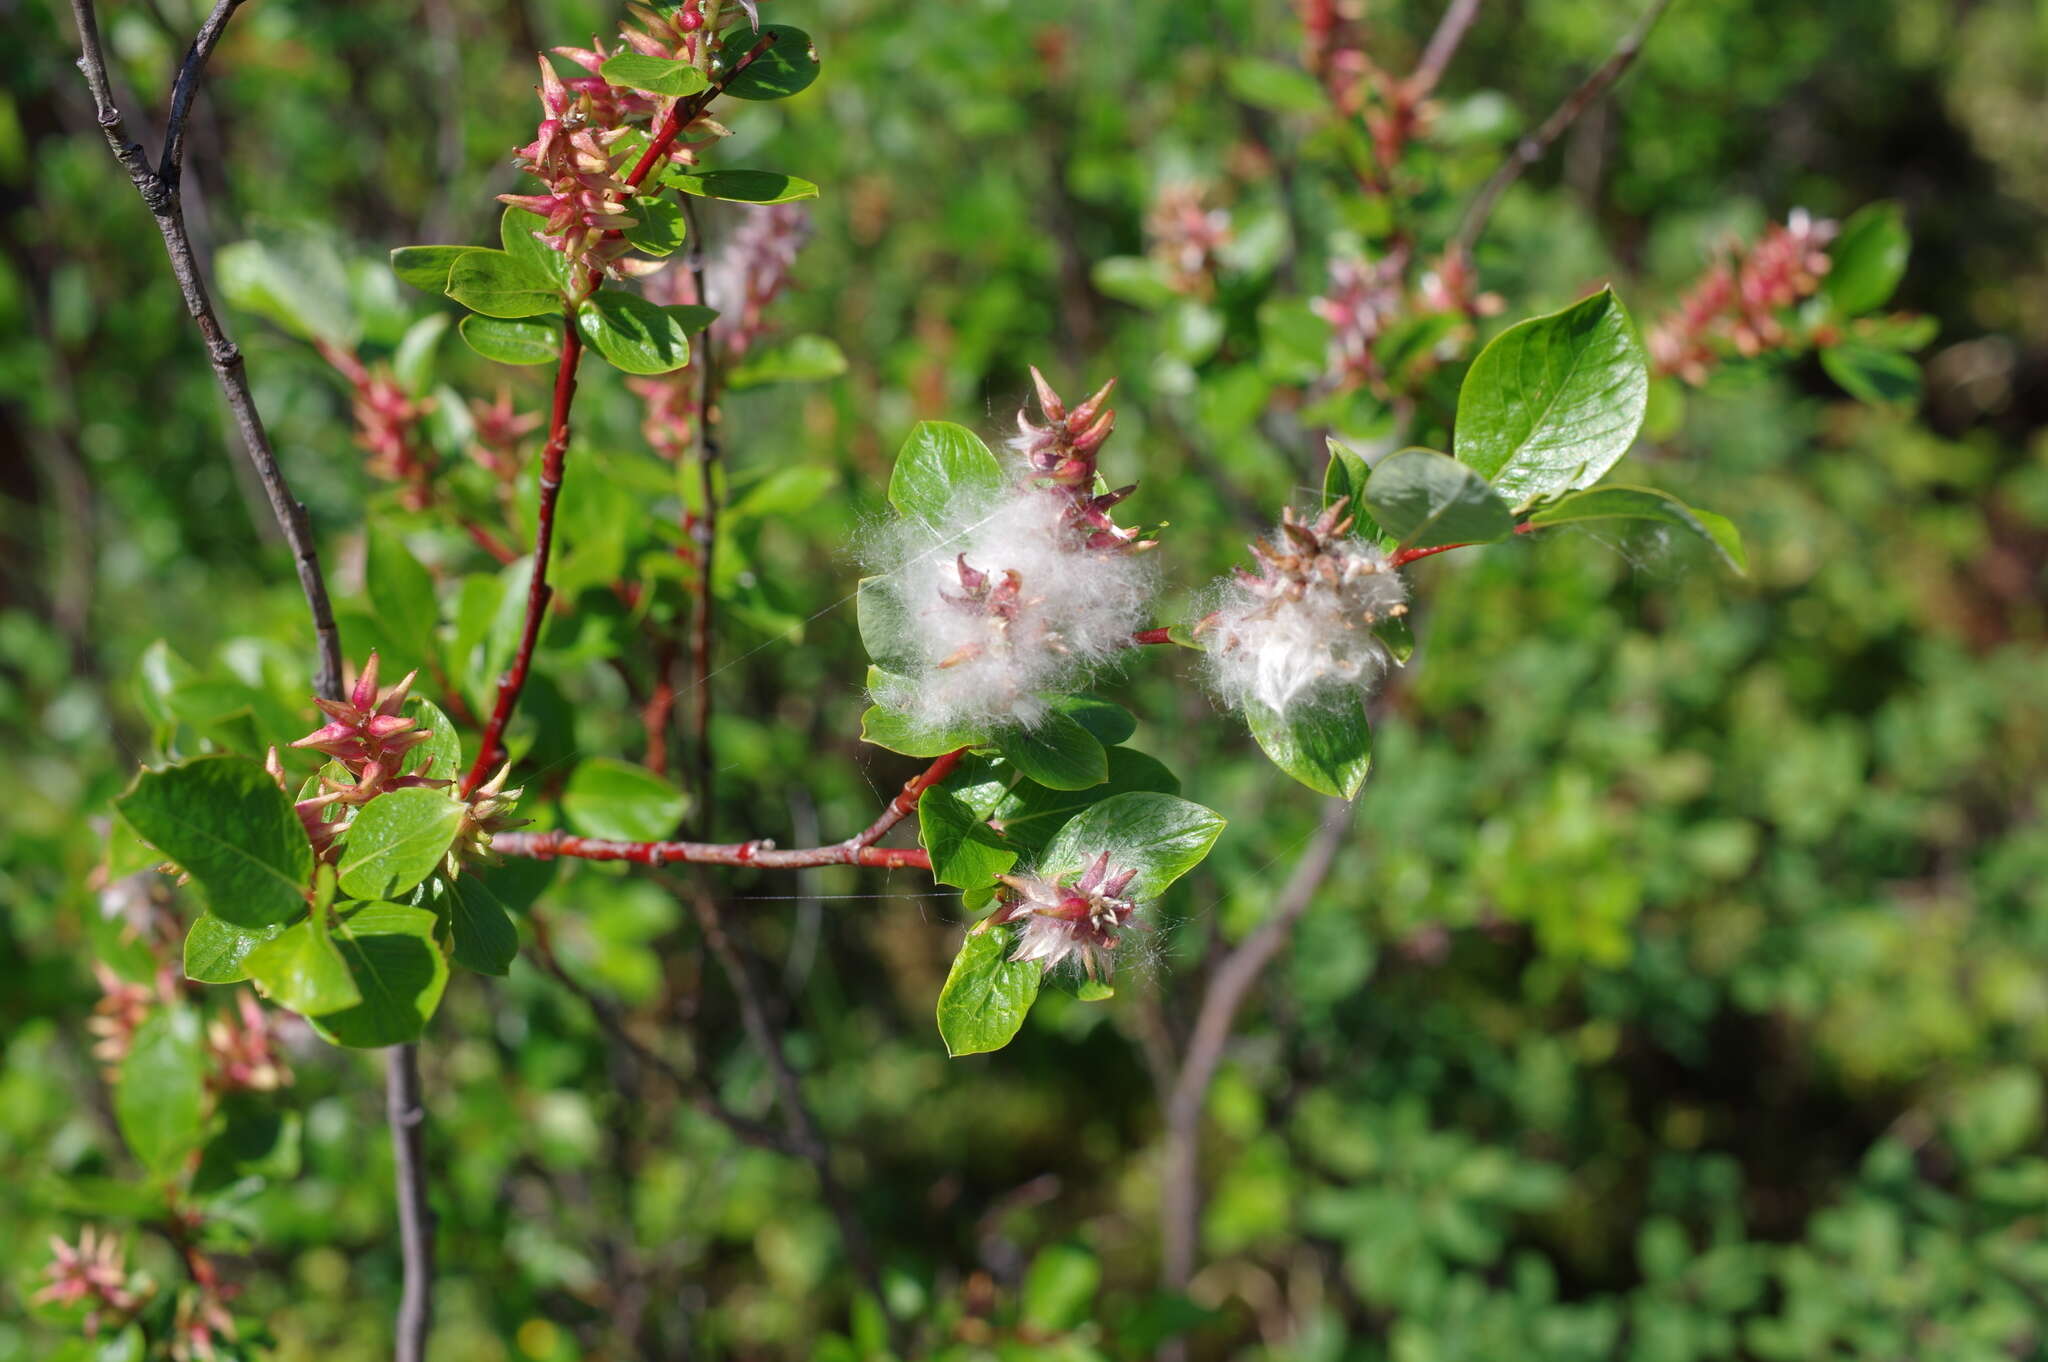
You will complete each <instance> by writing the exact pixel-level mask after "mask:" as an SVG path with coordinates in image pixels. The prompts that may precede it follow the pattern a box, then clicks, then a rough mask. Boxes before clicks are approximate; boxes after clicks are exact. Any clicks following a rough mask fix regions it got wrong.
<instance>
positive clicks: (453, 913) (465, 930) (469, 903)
mask: <svg viewBox="0 0 2048 1362" xmlns="http://www.w3.org/2000/svg"><path fill="white" fill-rule="evenodd" d="M441 885H442V891H443V892H442V895H441V898H440V899H439V902H440V904H441V905H442V906H443V911H445V912H446V913H447V914H448V940H449V948H450V954H451V955H453V957H454V960H455V963H456V964H458V965H460V966H462V967H463V968H464V969H466V970H474V971H475V972H476V973H478V974H497V975H504V974H509V973H510V972H511V970H512V962H513V960H515V959H517V958H518V956H519V929H518V928H517V927H515V926H513V925H512V915H511V911H512V910H511V907H510V906H509V905H508V904H507V903H506V902H505V900H504V899H503V898H502V897H500V896H499V894H498V892H497V890H496V889H495V888H494V887H493V885H492V884H491V883H490V881H488V880H487V879H486V878H485V877H484V876H482V875H479V874H475V873H472V871H471V870H470V869H469V868H465V869H464V870H463V873H462V874H460V875H458V876H456V877H455V878H454V879H452V880H444V881H442V882H441Z"/></svg>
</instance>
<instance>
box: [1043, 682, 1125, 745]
mask: <svg viewBox="0 0 2048 1362" xmlns="http://www.w3.org/2000/svg"><path fill="white" fill-rule="evenodd" d="M1049 703H1050V704H1051V706H1052V709H1053V712H1054V713H1056V714H1064V715H1066V716H1067V717H1068V718H1069V719H1072V720H1073V721H1074V722H1075V723H1077V724H1079V725H1081V727H1083V728H1085V729H1087V730H1088V731H1089V732H1090V733H1093V734H1094V735H1095V741H1097V742H1099V743H1101V744H1102V745H1103V746H1104V747H1114V746H1116V745H1117V744H1118V743H1120V742H1122V741H1124V740H1125V739H1126V738H1128V737H1130V736H1131V734H1133V733H1136V732H1137V731H1138V718H1137V716H1136V715H1134V714H1132V713H1131V712H1130V711H1129V710H1127V709H1125V708H1124V707H1123V706H1122V705H1119V704H1117V703H1115V702H1114V701H1110V700H1105V699H1103V698H1102V697H1101V696H1099V695H1057V696H1053V697H1051V698H1050V700H1049Z"/></svg>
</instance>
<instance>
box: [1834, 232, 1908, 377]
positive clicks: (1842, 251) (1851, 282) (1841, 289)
mask: <svg viewBox="0 0 2048 1362" xmlns="http://www.w3.org/2000/svg"><path fill="white" fill-rule="evenodd" d="M1911 249H1912V240H1911V238H1910V237H1908V236H1907V235H1906V215H1905V211H1904V210H1903V209H1901V208H1900V207H1899V205H1898V204H1896V203H1873V204H1868V205H1866V206H1864V207H1863V208H1860V209H1858V210H1857V211H1856V212H1855V214H1854V215H1852V216H1851V217H1850V219H1849V220H1848V221H1847V222H1845V223H1843V224H1842V231H1841V234H1840V235H1838V236H1837V237H1836V238H1835V240H1834V244H1833V245H1832V246H1830V247H1829V249H1828V261H1829V264H1828V272H1827V274H1826V275H1825V276H1824V277H1823V278H1822V279H1821V284H1820V289H1821V296H1823V297H1824V298H1826V299H1827V300H1828V302H1829V303H1830V304H1832V305H1833V307H1834V309H1835V311H1836V312H1837V313H1838V314H1840V315H1841V316H1844V317H1855V316H1860V315H1861V314H1863V313H1865V312H1872V311H1875V310H1876V309H1878V308H1880V307H1883V306H1884V305H1885V304H1886V303H1888V302H1890V301H1891V298H1892V294H1893V293H1895V292H1897V291H1898V287H1899V280H1901V279H1903V278H1904V277H1905V275H1906V260H1907V257H1908V255H1909V254H1910V252H1911ZM1845 386H1846V385H1845Z"/></svg>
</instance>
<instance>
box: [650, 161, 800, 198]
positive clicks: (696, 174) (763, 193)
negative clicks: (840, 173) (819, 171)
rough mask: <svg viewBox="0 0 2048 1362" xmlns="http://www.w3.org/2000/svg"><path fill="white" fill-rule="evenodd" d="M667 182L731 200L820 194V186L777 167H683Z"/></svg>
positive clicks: (669, 177)
mask: <svg viewBox="0 0 2048 1362" xmlns="http://www.w3.org/2000/svg"><path fill="white" fill-rule="evenodd" d="M667 182H668V183H669V184H672V185H674V186H675V187H676V188H677V189H680V190H682V191H683V192H684V193H685V194H695V195H697V196H698V197H699V198H706V199H725V200H727V201H728V202H731V203H794V202H796V201H797V200H799V199H815V198H817V197H818V186H816V185H814V184H812V183H811V182H810V181H809V180H800V179H798V178H797V177H796V176H794V175H784V174H783V173H782V172H780V171H777V170H738V169H734V170H684V171H674V172H671V173H670V174H669V175H668V177H667Z"/></svg>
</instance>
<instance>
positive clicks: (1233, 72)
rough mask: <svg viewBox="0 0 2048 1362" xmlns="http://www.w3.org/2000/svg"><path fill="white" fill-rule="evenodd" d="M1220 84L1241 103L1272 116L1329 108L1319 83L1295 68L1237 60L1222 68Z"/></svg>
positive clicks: (1265, 62)
mask: <svg viewBox="0 0 2048 1362" xmlns="http://www.w3.org/2000/svg"><path fill="white" fill-rule="evenodd" d="M1223 83H1224V84H1225V85H1226V86H1228V87H1229V89H1230V93H1232V94H1233V95H1236V96H1237V97H1238V98H1239V99H1241V100H1243V101H1244V102H1245V103H1247V104H1251V105H1255V106H1256V107H1258V108H1261V109H1271V110H1272V111H1273V112H1275V113H1321V112H1324V111H1326V110H1327V109H1328V108H1329V107H1330V97H1329V96H1328V95H1327V94H1325V93H1324V92H1323V87H1322V85H1321V83H1320V82H1318V81H1317V80H1316V78H1315V77H1314V76H1312V75H1310V74H1309V73H1308V72H1306V71H1304V70H1302V69H1301V68H1300V67H1298V66H1284V65H1282V64H1281V63H1279V62H1275V61H1263V60H1260V59H1259V58H1256V57H1240V58H1238V59H1236V60H1234V61H1230V62H1228V63H1226V64H1225V66H1224V69H1223Z"/></svg>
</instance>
